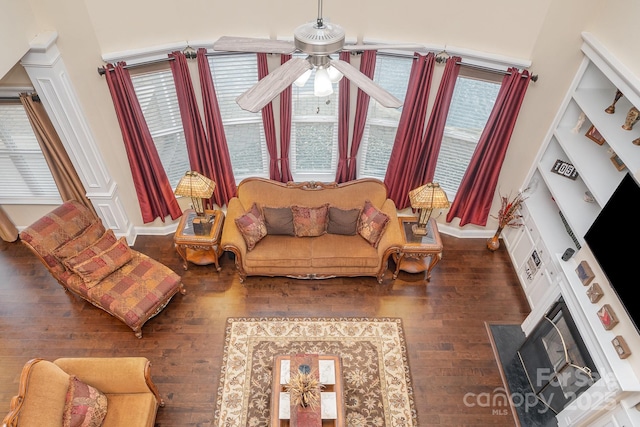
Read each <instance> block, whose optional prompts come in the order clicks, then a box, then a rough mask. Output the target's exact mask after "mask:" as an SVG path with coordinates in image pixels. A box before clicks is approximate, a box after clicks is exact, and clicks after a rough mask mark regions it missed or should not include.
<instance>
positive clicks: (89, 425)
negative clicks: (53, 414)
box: [62, 375, 107, 427]
mask: <svg viewBox="0 0 640 427" xmlns="http://www.w3.org/2000/svg"><path fill="white" fill-rule="evenodd" d="M106 416H107V396H105V394H104V393H102V392H101V391H100V390H98V389H96V388H95V387H92V386H90V385H89V384H86V383H84V382H82V381H80V380H79V379H78V378H77V377H75V376H73V375H72V376H71V377H69V388H68V389H67V397H66V399H65V403H64V413H63V415H62V427H100V426H101V425H102V423H103V421H104V419H105V417H106Z"/></svg>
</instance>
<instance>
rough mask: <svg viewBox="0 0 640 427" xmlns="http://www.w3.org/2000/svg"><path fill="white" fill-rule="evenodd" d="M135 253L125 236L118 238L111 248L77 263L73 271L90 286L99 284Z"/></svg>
mask: <svg viewBox="0 0 640 427" xmlns="http://www.w3.org/2000/svg"><path fill="white" fill-rule="evenodd" d="M131 258H133V255H132V253H131V249H129V245H128V244H127V241H126V240H125V238H124V237H121V238H119V239H118V241H117V242H116V243H114V244H113V245H111V247H110V248H109V249H107V250H106V251H104V252H101V253H99V254H98V255H96V256H93V257H91V258H90V259H88V260H86V261H85V262H82V263H80V264H78V265H76V266H75V267H74V268H73V271H74V272H75V273H76V274H77V275H78V276H80V277H81V278H82V280H84V282H85V285H87V287H88V288H92V287H93V286H95V285H97V284H98V283H99V282H100V281H101V280H102V279H104V278H105V277H107V276H108V275H109V274H111V273H113V272H114V271H116V270H117V269H119V268H120V267H122V266H123V265H125V264H126V263H128V262H129V261H131Z"/></svg>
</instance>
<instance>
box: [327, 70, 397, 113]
mask: <svg viewBox="0 0 640 427" xmlns="http://www.w3.org/2000/svg"><path fill="white" fill-rule="evenodd" d="M329 63H330V64H331V65H333V66H334V67H335V68H336V69H337V70H338V71H340V72H341V73H342V74H344V76H345V77H346V78H348V79H349V80H350V81H351V82H352V83H353V84H354V85H356V86H358V87H359V88H360V89H362V90H363V91H364V92H366V94H367V95H369V96H370V97H372V98H373V99H375V100H376V101H378V102H379V103H380V105H382V106H384V107H388V108H398V107H401V106H402V101H400V100H399V99H398V98H396V97H395V96H393V95H391V94H390V93H389V92H387V91H386V90H384V89H383V88H381V87H380V86H378V85H377V84H376V83H375V82H374V81H373V80H371V79H370V78H369V77H367V76H365V75H364V74H362V73H361V72H360V71H359V70H358V69H356V68H354V67H353V66H352V65H351V64H349V63H348V62H345V61H343V60H341V59H332V60H331V61H330V62H329Z"/></svg>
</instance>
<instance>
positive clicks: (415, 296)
mask: <svg viewBox="0 0 640 427" xmlns="http://www.w3.org/2000/svg"><path fill="white" fill-rule="evenodd" d="M443 241H444V256H443V259H442V261H441V262H440V264H439V265H438V266H436V268H435V270H434V271H433V275H432V279H431V282H429V283H427V282H425V281H424V280H423V275H422V274H409V273H405V272H401V273H400V276H399V277H398V279H396V280H395V282H392V281H391V273H390V272H388V273H387V275H385V280H384V283H383V284H378V283H377V281H376V280H375V278H372V277H364V278H336V279H326V280H315V281H310V280H295V279H288V278H268V277H259V278H256V277H250V278H248V279H247V280H246V281H245V283H244V284H241V283H240V282H239V280H238V276H237V274H235V271H234V265H233V261H232V259H231V258H230V257H228V256H226V255H225V256H223V259H222V261H221V263H222V271H221V272H220V273H218V272H216V271H215V268H214V267H213V266H195V265H190V266H189V269H188V270H187V271H185V270H183V268H182V263H181V259H180V258H179V256H178V254H177V253H176V252H175V250H174V248H173V237H172V236H162V237H158V236H140V237H138V239H137V241H136V244H135V246H134V247H135V249H138V250H140V251H141V252H144V253H146V254H148V255H150V256H152V257H153V258H155V259H157V260H159V261H161V262H163V263H164V264H166V265H168V266H169V267H171V268H172V269H173V270H174V271H176V272H177V273H178V274H180V275H181V276H182V277H183V281H184V284H185V287H186V289H187V295H184V296H183V295H176V296H175V297H174V298H173V300H172V301H171V302H170V303H169V305H168V306H167V307H166V308H165V310H164V311H163V312H162V313H160V314H159V315H158V316H156V317H155V318H153V319H151V320H150V321H148V322H147V323H146V324H145V326H144V327H143V330H142V331H143V337H142V338H141V339H138V338H136V337H135V336H134V334H133V332H132V331H131V330H130V329H129V328H128V327H127V326H125V325H124V324H123V323H121V322H119V321H118V320H116V319H115V318H113V317H111V316H109V315H108V314H106V313H104V312H102V311H101V310H99V309H97V308H95V307H93V306H92V305H90V304H88V303H86V302H84V301H82V300H80V299H78V298H76V297H74V296H72V295H70V294H67V293H65V292H64V290H63V288H62V287H61V286H60V285H59V284H58V283H57V281H56V280H55V279H53V277H51V276H50V275H49V274H48V272H47V271H46V269H45V267H44V266H43V265H42V264H41V263H40V262H39V260H38V259H37V258H36V257H35V256H34V255H33V254H32V253H31V252H29V250H28V249H27V248H26V247H25V246H24V245H23V244H22V243H20V242H14V243H6V242H2V241H0V334H1V337H0V418H2V417H3V416H4V414H5V413H6V412H7V411H8V409H9V402H10V399H11V397H12V396H14V395H15V394H16V393H17V391H18V380H19V377H20V371H21V369H22V366H23V365H24V363H25V362H26V361H27V360H29V359H31V358H35V357H41V358H45V359H49V360H53V359H56V358H58V357H63V356H65V357H69V356H70V357H84V356H101V357H104V356H129V355H139V356H145V357H147V358H148V359H150V360H151V362H152V364H153V366H152V375H153V378H154V381H155V382H156V384H157V386H158V388H159V390H160V393H161V394H162V396H163V398H164V400H165V402H166V406H165V407H164V408H160V410H159V414H158V418H157V426H159V427H169V426H180V427H184V426H198V427H204V426H211V425H212V421H213V412H214V405H215V404H214V402H215V397H216V389H217V386H218V381H219V370H220V363H221V359H222V351H223V336H224V325H225V320H226V319H227V318H228V317H280V316H282V317H284V316H289V317H293V316H305V317H400V318H402V320H403V325H404V330H405V335H406V340H407V347H408V355H409V365H410V367H411V374H412V379H413V386H414V394H415V400H416V407H417V412H418V420H419V424H420V426H489V425H491V426H513V425H515V422H514V418H513V415H512V412H511V410H510V409H509V408H505V407H503V406H494V405H492V402H491V400H492V398H493V397H496V395H498V394H500V393H503V394H504V391H503V390H502V387H503V383H502V380H501V377H500V371H499V368H498V364H497V362H496V360H495V358H494V353H493V351H492V347H491V343H490V339H489V335H488V333H487V329H486V325H485V322H500V323H514V324H520V323H521V322H522V321H523V320H524V318H525V317H526V315H527V314H528V312H529V306H528V304H527V301H526V298H525V296H524V293H523V291H522V289H521V287H520V284H519V282H518V279H517V277H516V274H515V271H514V269H513V267H512V265H511V262H510V260H509V256H508V254H507V252H506V250H505V249H504V248H500V249H499V250H498V251H496V252H490V251H488V250H487V249H486V247H485V240H484V239H458V238H454V237H450V236H446V235H443ZM498 400H499V399H498ZM132 427H135V426H132Z"/></svg>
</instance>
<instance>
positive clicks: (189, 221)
mask: <svg viewBox="0 0 640 427" xmlns="http://www.w3.org/2000/svg"><path fill="white" fill-rule="evenodd" d="M206 214H207V215H211V216H212V224H211V230H210V231H209V232H208V233H207V234H205V235H202V236H200V235H197V234H195V233H194V231H193V218H195V217H196V212H195V211H194V210H193V209H187V210H185V211H184V213H183V214H182V218H181V219H180V223H179V224H178V228H177V229H176V234H175V235H174V236H173V241H174V244H175V247H176V251H177V252H178V254H180V256H181V257H182V260H183V261H184V269H185V270H186V269H187V267H188V263H189V262H192V263H194V264H196V265H207V264H215V265H216V270H217V271H220V270H221V267H220V263H219V262H218V259H219V258H220V255H221V254H222V248H221V247H220V235H221V234H222V224H223V223H224V213H223V212H222V211H221V210H207V211H206Z"/></svg>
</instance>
